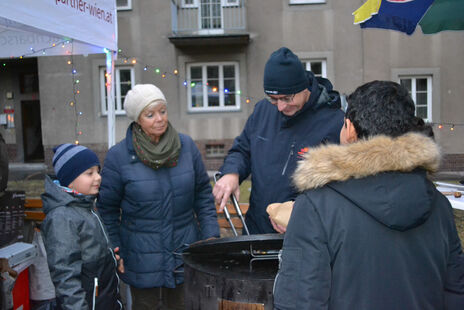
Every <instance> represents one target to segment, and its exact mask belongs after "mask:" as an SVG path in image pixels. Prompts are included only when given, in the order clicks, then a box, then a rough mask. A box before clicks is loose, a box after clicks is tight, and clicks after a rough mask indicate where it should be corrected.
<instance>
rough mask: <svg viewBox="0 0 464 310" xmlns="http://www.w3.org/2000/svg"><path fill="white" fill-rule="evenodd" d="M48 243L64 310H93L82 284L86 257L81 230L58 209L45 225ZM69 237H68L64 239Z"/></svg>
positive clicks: (52, 267) (52, 274)
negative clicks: (83, 251) (82, 253)
mask: <svg viewBox="0 0 464 310" xmlns="http://www.w3.org/2000/svg"><path fill="white" fill-rule="evenodd" d="M43 229H44V230H46V232H47V233H46V234H44V243H45V246H46V248H47V261H48V266H49V269H50V274H51V278H52V279H53V284H54V285H55V291H56V295H57V297H58V299H59V300H58V302H59V304H60V305H61V308H62V309H63V310H71V309H73V310H78V309H86V310H88V309H89V306H88V304H87V302H86V295H85V291H84V289H83V286H82V281H81V270H82V258H81V249H80V242H79V232H78V230H79V227H77V226H76V224H75V222H73V221H71V220H70V217H69V216H68V215H67V214H65V213H64V212H62V210H60V209H57V210H54V211H53V216H50V215H47V219H46V221H45V222H44V227H43ZM63 236H66V238H63Z"/></svg>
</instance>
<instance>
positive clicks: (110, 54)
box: [106, 51, 116, 149]
mask: <svg viewBox="0 0 464 310" xmlns="http://www.w3.org/2000/svg"><path fill="white" fill-rule="evenodd" d="M115 57H116V52H114V51H107V53H106V73H107V78H106V81H107V83H106V94H107V97H106V100H107V106H108V115H107V117H108V149H110V148H111V147H112V146H113V145H115V144H116V142H115V140H116V137H115V113H114V105H115V104H114V103H115V101H114V99H115V98H114V58H115Z"/></svg>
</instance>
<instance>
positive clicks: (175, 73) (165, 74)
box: [118, 49, 262, 103]
mask: <svg viewBox="0 0 464 310" xmlns="http://www.w3.org/2000/svg"><path fill="white" fill-rule="evenodd" d="M118 54H119V55H120V57H121V59H124V63H127V62H128V61H130V63H132V64H136V63H137V60H136V58H135V57H132V56H130V55H124V53H123V51H122V49H118ZM149 68H153V69H152V70H153V71H152V72H154V73H155V74H159V75H160V76H161V78H163V79H164V78H167V77H168V75H171V76H175V77H178V76H179V70H178V69H177V68H174V69H171V70H166V71H163V70H162V68H159V67H157V66H156V65H152V64H143V70H144V71H148V69H149ZM182 85H184V86H185V87H186V88H189V87H191V88H192V87H195V86H197V83H196V82H193V81H191V80H188V79H184V80H182ZM206 86H209V83H206ZM212 91H213V92H218V91H219V89H218V88H217V87H216V86H215V87H214V88H213V90H212ZM223 92H224V93H225V94H230V93H232V94H235V95H238V96H242V95H243V94H242V91H241V90H236V91H231V90H230V89H228V88H226V89H224V90H223ZM261 99H262V97H260V98H253V97H250V96H247V97H246V99H245V102H246V103H251V102H252V101H256V102H257V101H259V100H261Z"/></svg>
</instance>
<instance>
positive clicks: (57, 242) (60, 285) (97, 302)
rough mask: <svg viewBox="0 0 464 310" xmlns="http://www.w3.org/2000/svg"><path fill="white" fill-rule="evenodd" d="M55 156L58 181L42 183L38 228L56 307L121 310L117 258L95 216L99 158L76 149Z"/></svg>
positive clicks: (70, 146)
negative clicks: (40, 221)
mask: <svg viewBox="0 0 464 310" xmlns="http://www.w3.org/2000/svg"><path fill="white" fill-rule="evenodd" d="M53 151H54V152H55V155H54V156H53V167H54V170H55V174H56V177H57V179H56V180H52V179H51V178H50V177H49V176H46V179H45V193H44V194H42V200H43V209H44V212H45V214H46V218H45V220H44V222H43V224H42V226H41V228H42V232H43V236H44V243H45V248H46V250H47V256H48V258H47V260H48V266H49V269H50V274H51V277H52V280H53V283H54V285H55V291H56V296H57V301H58V304H59V305H60V306H61V308H62V309H102V310H107V309H110V310H111V309H122V303H121V301H120V300H119V278H118V275H117V273H116V267H117V259H119V257H118V256H117V255H115V254H114V253H113V250H112V249H111V248H110V245H109V241H108V238H107V235H106V232H105V230H104V228H103V224H102V222H101V220H100V217H99V216H98V215H97V213H96V211H95V200H96V196H97V194H98V191H99V187H100V183H101V177H100V174H99V169H100V162H99V160H98V157H97V155H96V154H95V153H94V152H93V151H91V150H89V149H88V148H86V147H84V146H81V145H74V144H62V145H59V146H58V147H56V148H55V149H54V150H53ZM117 250H118V249H115V251H117Z"/></svg>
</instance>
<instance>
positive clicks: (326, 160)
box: [274, 134, 464, 310]
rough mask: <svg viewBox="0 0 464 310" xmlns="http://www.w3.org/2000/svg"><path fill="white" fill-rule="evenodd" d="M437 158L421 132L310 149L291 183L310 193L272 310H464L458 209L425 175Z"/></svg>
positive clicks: (302, 203) (296, 213) (292, 230)
mask: <svg viewBox="0 0 464 310" xmlns="http://www.w3.org/2000/svg"><path fill="white" fill-rule="evenodd" d="M439 158H440V153H439V149H438V146H437V145H436V144H435V143H434V142H433V141H432V140H431V139H430V138H427V137H425V136H422V135H420V134H406V135H404V136H401V137H398V138H389V137H384V136H377V137H374V138H372V139H370V140H363V141H359V142H357V143H353V144H350V145H341V146H339V145H329V146H323V147H321V148H318V149H314V150H312V151H310V152H309V153H308V154H307V155H306V156H305V159H304V160H303V161H302V162H301V163H300V164H299V166H298V168H297V170H296V172H295V175H294V183H295V184H296V186H297V187H298V189H299V190H300V191H304V192H303V194H301V195H300V196H299V197H298V198H297V200H296V202H295V205H294V209H293V212H292V216H291V218H290V222H289V225H288V229H287V232H286V234H285V240H284V245H283V251H282V254H281V266H280V271H279V273H278V275H277V277H276V282H275V288H274V303H275V308H276V309H298V310H302V309H337V310H343V309H361V310H362V309H380V310H382V309H385V310H386V309H408V310H414V309H418V310H419V309H421V310H424V309H430V310H432V309H433V310H436V309H464V304H463V301H464V256H463V253H462V249H461V243H460V240H459V237H458V235H457V232H456V227H455V224H454V218H453V212H452V208H451V206H450V204H449V202H448V200H447V199H446V197H444V196H443V195H442V194H441V193H439V192H438V191H437V190H436V189H435V186H434V185H433V183H432V182H430V181H429V180H428V179H427V177H426V171H435V170H437V168H438V164H439ZM445 299H446V302H448V303H447V304H446V305H447V307H448V308H445ZM453 307H454V308H453Z"/></svg>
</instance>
